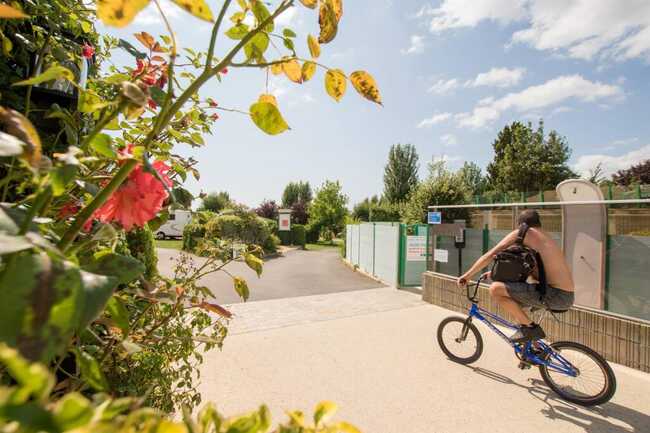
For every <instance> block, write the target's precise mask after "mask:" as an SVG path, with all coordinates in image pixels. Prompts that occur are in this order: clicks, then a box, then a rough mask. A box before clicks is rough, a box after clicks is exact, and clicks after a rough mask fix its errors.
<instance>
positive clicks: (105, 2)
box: [97, 0, 149, 27]
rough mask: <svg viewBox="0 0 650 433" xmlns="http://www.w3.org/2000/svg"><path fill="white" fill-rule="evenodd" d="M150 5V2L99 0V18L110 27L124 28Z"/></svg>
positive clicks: (146, 0) (147, 0) (143, 0)
mask: <svg viewBox="0 0 650 433" xmlns="http://www.w3.org/2000/svg"><path fill="white" fill-rule="evenodd" d="M148 4H149V0H97V16H98V17H99V19H100V20H102V21H103V22H104V24H106V25H108V26H114V27H124V26H126V25H127V24H129V23H130V22H131V21H133V18H135V16H136V15H137V14H138V13H139V12H140V11H141V10H142V9H144V8H145V7H146V6H147V5H148Z"/></svg>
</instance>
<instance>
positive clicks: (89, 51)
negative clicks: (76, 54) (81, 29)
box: [81, 42, 95, 59]
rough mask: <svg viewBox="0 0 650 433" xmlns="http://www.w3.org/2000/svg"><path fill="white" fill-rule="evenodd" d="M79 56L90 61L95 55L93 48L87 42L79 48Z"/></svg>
mask: <svg viewBox="0 0 650 433" xmlns="http://www.w3.org/2000/svg"><path fill="white" fill-rule="evenodd" d="M81 55H82V56H84V57H85V58H86V59H91V58H92V57H93V56H94V55H95V48H93V46H92V45H89V44H88V43H87V42H86V43H85V44H83V46H82V47H81Z"/></svg>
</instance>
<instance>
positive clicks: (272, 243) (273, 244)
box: [262, 234, 282, 254]
mask: <svg viewBox="0 0 650 433" xmlns="http://www.w3.org/2000/svg"><path fill="white" fill-rule="evenodd" d="M281 242H282V241H280V238H279V237H277V235H274V234H271V235H270V236H269V237H268V238H266V241H265V242H264V244H263V245H262V248H263V249H264V252H265V253H267V254H269V253H275V252H276V251H278V245H280V243H281Z"/></svg>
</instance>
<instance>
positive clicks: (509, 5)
mask: <svg viewBox="0 0 650 433" xmlns="http://www.w3.org/2000/svg"><path fill="white" fill-rule="evenodd" d="M524 3H525V0H444V1H443V2H442V4H441V5H440V6H439V7H437V8H431V7H424V8H422V9H420V11H419V12H418V14H417V15H416V16H419V17H427V20H430V21H429V29H430V30H431V31H432V32H434V33H437V32H441V31H444V30H448V29H453V28H459V27H474V26H476V25H477V24H478V23H479V22H480V21H482V20H493V21H498V22H499V23H502V24H507V23H509V22H512V21H517V20H520V19H522V18H523V17H524V16H525V15H526V10H525V8H524Z"/></svg>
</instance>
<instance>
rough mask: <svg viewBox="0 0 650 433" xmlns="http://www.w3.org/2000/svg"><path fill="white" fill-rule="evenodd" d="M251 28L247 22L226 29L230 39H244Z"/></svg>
mask: <svg viewBox="0 0 650 433" xmlns="http://www.w3.org/2000/svg"><path fill="white" fill-rule="evenodd" d="M249 31H250V29H249V28H248V26H247V25H246V24H242V23H239V24H237V25H235V26H233V27H231V28H230V29H228V31H226V36H228V37H229V38H230V39H235V40H240V39H244V36H246V35H247V34H248V32H249Z"/></svg>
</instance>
